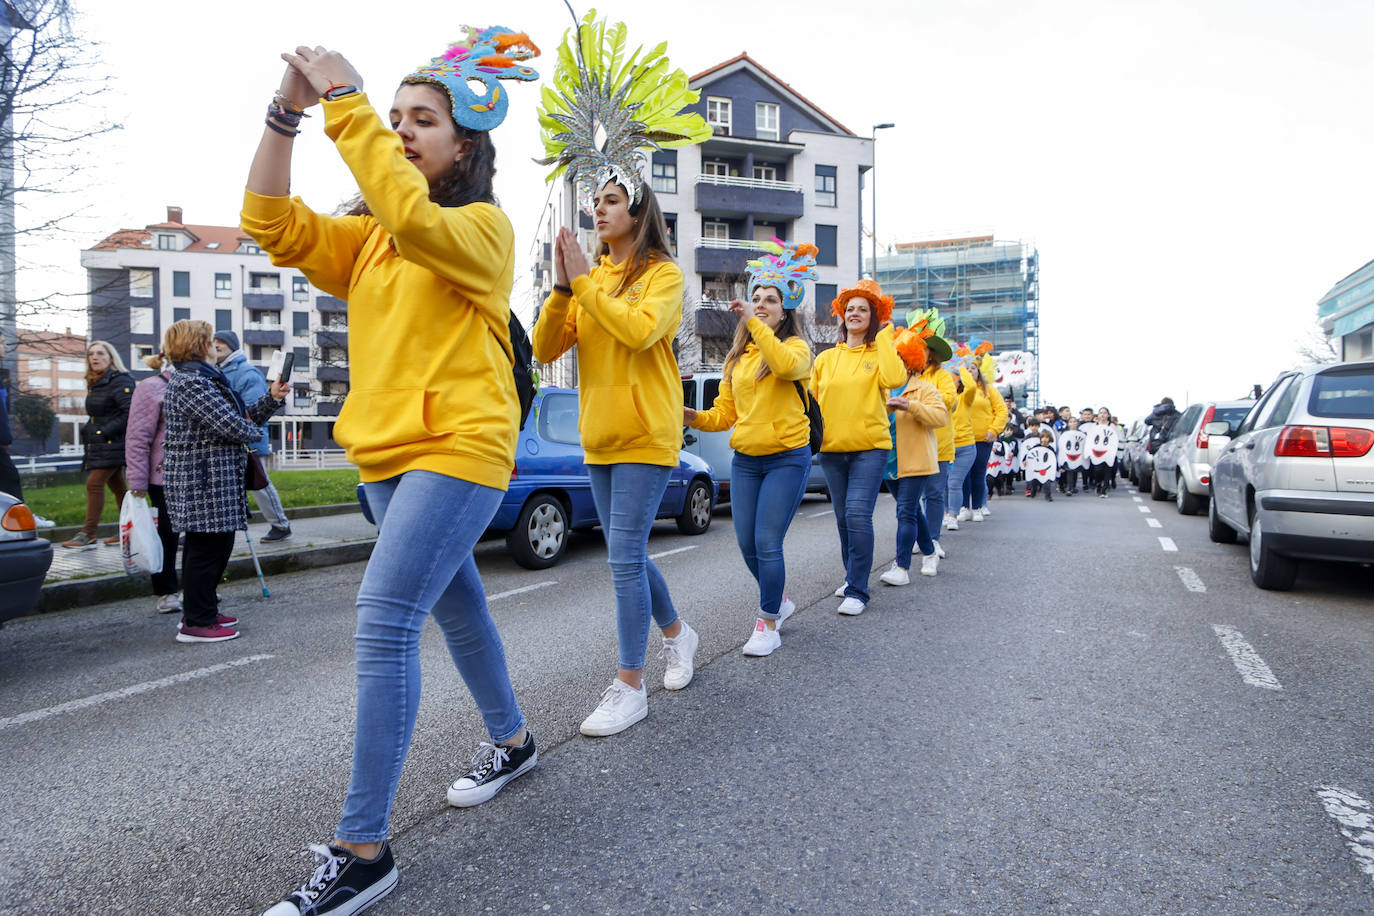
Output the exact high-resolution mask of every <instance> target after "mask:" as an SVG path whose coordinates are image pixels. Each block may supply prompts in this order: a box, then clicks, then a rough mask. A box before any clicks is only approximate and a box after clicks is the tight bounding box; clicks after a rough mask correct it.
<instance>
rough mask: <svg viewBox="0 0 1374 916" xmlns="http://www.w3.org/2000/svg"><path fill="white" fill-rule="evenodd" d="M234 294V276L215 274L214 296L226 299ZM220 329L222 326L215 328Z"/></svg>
mask: <svg viewBox="0 0 1374 916" xmlns="http://www.w3.org/2000/svg"><path fill="white" fill-rule="evenodd" d="M233 295H234V278H233V276H232V275H230V274H215V298H216V299H228V298H230V297H232V296H233ZM216 330H219V331H222V330H224V328H216Z"/></svg>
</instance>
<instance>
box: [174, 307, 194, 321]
mask: <svg viewBox="0 0 1374 916" xmlns="http://www.w3.org/2000/svg"><path fill="white" fill-rule="evenodd" d="M172 320H173V321H190V320H191V310H190V309H172Z"/></svg>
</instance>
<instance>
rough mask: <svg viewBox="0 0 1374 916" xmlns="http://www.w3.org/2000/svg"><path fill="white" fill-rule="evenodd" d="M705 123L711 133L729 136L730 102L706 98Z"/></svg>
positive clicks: (712, 97)
mask: <svg viewBox="0 0 1374 916" xmlns="http://www.w3.org/2000/svg"><path fill="white" fill-rule="evenodd" d="M706 123H707V124H710V125H711V130H712V132H713V133H716V134H719V135H722V136H726V137H728V136H730V100H729V99H720V98H715V97H714V96H707V98H706Z"/></svg>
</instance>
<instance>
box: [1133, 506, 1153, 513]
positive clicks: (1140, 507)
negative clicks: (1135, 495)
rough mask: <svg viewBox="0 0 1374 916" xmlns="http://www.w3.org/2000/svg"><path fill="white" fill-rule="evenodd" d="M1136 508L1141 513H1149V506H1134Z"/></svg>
mask: <svg viewBox="0 0 1374 916" xmlns="http://www.w3.org/2000/svg"><path fill="white" fill-rule="evenodd" d="M1136 508H1137V509H1139V510H1140V511H1141V512H1149V511H1150V507H1149V506H1136Z"/></svg>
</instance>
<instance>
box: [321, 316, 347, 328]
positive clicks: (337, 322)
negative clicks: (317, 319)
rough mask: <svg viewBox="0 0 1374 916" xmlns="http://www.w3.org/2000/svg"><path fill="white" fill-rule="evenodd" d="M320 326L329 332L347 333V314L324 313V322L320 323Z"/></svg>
mask: <svg viewBox="0 0 1374 916" xmlns="http://www.w3.org/2000/svg"><path fill="white" fill-rule="evenodd" d="M321 326H322V327H324V328H326V329H328V330H330V331H347V330H348V313H347V312H325V313H324V320H323V321H322V322H321Z"/></svg>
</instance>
